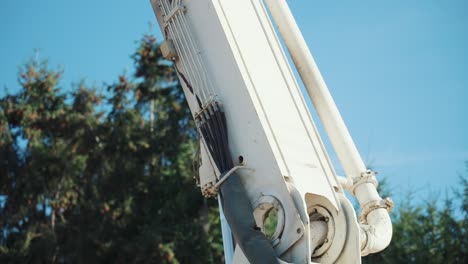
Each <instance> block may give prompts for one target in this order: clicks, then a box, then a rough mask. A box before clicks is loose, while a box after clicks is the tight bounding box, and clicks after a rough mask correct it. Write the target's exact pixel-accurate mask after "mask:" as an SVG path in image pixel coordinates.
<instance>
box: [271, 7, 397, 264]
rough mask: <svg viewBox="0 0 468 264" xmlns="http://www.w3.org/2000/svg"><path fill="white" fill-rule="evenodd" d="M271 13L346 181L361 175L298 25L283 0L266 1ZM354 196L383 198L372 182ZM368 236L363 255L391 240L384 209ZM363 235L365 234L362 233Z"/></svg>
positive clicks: (376, 212)
mask: <svg viewBox="0 0 468 264" xmlns="http://www.w3.org/2000/svg"><path fill="white" fill-rule="evenodd" d="M265 3H266V5H267V6H268V9H269V10H270V13H271V16H272V18H273V20H274V21H275V23H276V25H277V27H278V30H279V32H280V34H281V36H282V38H283V40H284V43H285V45H286V47H287V48H288V51H289V54H290V55H291V58H292V60H293V62H294V64H295V66H296V68H297V71H298V72H299V75H300V76H301V79H302V81H303V82H304V85H305V87H306V89H307V93H308V94H309V97H310V98H311V100H312V103H313V104H314V107H315V109H316V111H317V114H318V116H319V118H320V121H321V122H322V124H323V126H324V128H325V131H326V132H327V134H328V137H329V138H330V141H331V143H332V145H333V148H334V150H335V152H336V154H337V156H338V159H339V160H340V163H341V165H342V166H343V169H344V171H345V173H346V176H347V178H348V179H349V180H352V181H353V182H354V180H355V179H359V177H362V176H363V173H365V172H366V166H365V164H364V162H363V161H362V158H361V156H360V155H359V152H358V150H357V148H356V145H355V144H354V142H353V139H352V138H351V135H350V134H349V131H348V129H347V127H346V125H345V123H344V121H343V118H342V117H341V115H340V112H339V111H338V108H337V106H336V104H335V102H334V100H333V97H332V96H331V94H330V91H329V90H328V88H327V85H326V84H325V81H324V80H323V77H322V75H321V74H320V71H319V69H318V67H317V64H316V63H315V61H314V58H313V57H312V54H311V52H310V50H309V48H308V47H307V43H306V42H305V40H304V37H303V36H302V33H301V31H300V29H299V27H298V26H297V24H296V21H295V19H294V17H293V15H292V13H291V10H290V9H289V7H288V4H287V2H286V0H265ZM354 193H355V194H356V197H357V199H358V201H359V204H360V205H361V208H362V207H363V206H365V205H366V204H368V203H369V202H375V201H380V200H382V198H381V197H380V196H379V194H378V193H377V191H376V188H375V186H374V185H373V184H372V183H367V182H366V183H362V184H359V185H358V186H356V188H355V192H354ZM366 221H367V223H368V224H369V225H365V227H364V228H363V230H367V231H366V234H365V235H366V236H365V237H367V239H366V241H363V242H362V243H363V248H365V250H364V251H363V252H362V253H363V255H364V254H368V253H373V252H378V251H381V250H383V249H384V248H385V247H386V246H388V244H389V243H390V240H391V235H392V225H391V221H390V216H389V214H388V212H387V211H386V210H385V209H384V208H377V209H373V210H372V211H371V212H370V213H369V214H368V215H367V218H366ZM363 237H364V236H363Z"/></svg>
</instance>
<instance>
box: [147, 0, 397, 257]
mask: <svg viewBox="0 0 468 264" xmlns="http://www.w3.org/2000/svg"><path fill="white" fill-rule="evenodd" d="M151 4H152V6H153V9H154V11H155V14H156V18H157V20H158V23H159V26H160V28H161V31H162V32H163V35H164V37H165V41H164V42H163V43H162V44H161V50H162V52H163V55H164V57H165V58H167V59H168V60H171V61H172V62H173V63H174V66H175V69H176V71H177V74H178V76H179V79H180V82H181V84H182V88H183V90H184V94H185V96H186V99H187V102H188V104H189V107H190V110H191V112H192V115H193V118H194V120H195V123H196V125H197V129H198V132H199V135H200V156H201V164H200V168H199V175H200V182H199V183H200V187H201V190H202V193H203V195H204V196H206V197H218V199H219V202H220V203H219V206H220V212H221V215H220V217H221V222H222V230H223V241H224V249H225V259H226V263H360V262H361V256H364V255H367V254H370V253H375V252H379V251H381V250H383V249H384V248H385V247H387V246H388V244H389V243H390V240H391V236H392V225H391V221H390V217H389V214H388V211H389V210H390V209H391V208H392V206H393V203H392V201H391V200H390V199H389V198H387V199H382V198H381V197H380V196H379V194H378V193H377V190H376V187H377V180H376V178H375V175H374V172H372V171H370V170H367V169H366V167H365V165H364V163H363V161H362V159H361V157H360V155H359V152H358V151H357V149H356V146H355V145H354V142H353V140H352V138H351V136H350V134H349V132H348V130H347V128H346V125H345V123H344V121H343V119H342V118H341V115H340V113H339V111H338V108H337V107H336V105H335V103H334V101H333V97H332V96H331V94H330V92H329V90H328V88H327V86H326V84H325V82H324V80H323V78H322V76H321V74H320V72H319V70H318V67H317V65H316V64H315V62H314V59H313V57H312V54H311V53H310V51H309V49H308V47H307V44H306V42H305V40H304V38H303V36H302V34H301V32H300V30H299V27H298V26H297V24H296V22H295V20H294V17H293V15H292V14H291V11H290V10H289V7H288V5H287V3H286V1H285V0H265V1H264V2H263V1H262V0H235V1H234V0H151ZM269 14H271V19H272V20H273V21H274V23H275V24H276V26H277V28H278V31H279V33H280V36H281V38H282V40H283V41H284V43H285V45H286V47H287V49H288V51H289V54H290V55H291V57H292V59H293V62H294V65H295V67H296V68H297V71H298V72H299V74H300V76H301V79H302V81H303V83H304V85H305V87H306V89H307V93H308V96H310V98H311V99H312V102H313V105H314V108H315V109H316V111H317V113H318V115H319V118H320V121H321V123H322V124H323V126H324V128H325V130H326V133H327V135H328V137H329V138H330V141H331V142H332V145H333V148H334V150H335V152H336V153H337V155H338V158H339V160H340V163H341V165H342V166H343V168H344V170H345V173H346V177H338V176H336V173H335V170H334V168H333V165H332V164H331V162H330V160H329V157H328V154H327V152H326V150H325V148H324V146H323V143H322V140H321V138H320V135H319V133H318V131H317V129H316V127H315V124H314V121H313V119H312V117H311V115H310V113H309V111H308V108H307V105H306V103H305V100H304V97H303V94H302V93H301V91H300V89H299V86H298V83H297V81H296V79H295V77H294V74H293V71H292V69H291V66H290V65H289V63H288V60H287V58H286V55H285V51H284V50H283V49H282V46H281V44H280V40H279V37H278V35H277V34H276V32H275V28H274V26H273V22H272V20H271V19H270V15H269ZM344 189H346V190H348V191H349V192H350V193H351V194H352V195H354V196H356V198H357V200H358V201H359V204H360V206H361V214H360V216H359V219H358V218H357V216H356V213H355V211H354V209H353V207H352V205H351V203H350V202H349V201H348V199H347V198H346V197H345V195H344ZM273 212H274V214H273ZM272 218H274V220H275V228H274V230H273V231H271V232H270V233H268V232H269V231H268V230H266V227H265V223H266V222H267V221H270V220H271V219H272ZM266 233H268V236H266V235H265V234H266Z"/></svg>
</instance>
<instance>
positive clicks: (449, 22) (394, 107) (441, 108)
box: [0, 0, 468, 199]
mask: <svg viewBox="0 0 468 264" xmlns="http://www.w3.org/2000/svg"><path fill="white" fill-rule="evenodd" d="M290 3H291V8H292V10H293V13H294V14H295V15H296V18H297V20H298V23H299V25H300V27H301V29H302V30H303V33H304V35H305V37H306V40H307V41H308V43H309V46H310V48H311V50H312V53H313V54H314V56H315V59H316V61H317V63H318V65H319V67H320V69H321V71H322V74H323V75H324V78H325V80H326V82H327V83H328V86H329V88H330V90H331V92H332V94H333V95H334V97H335V100H336V102H337V105H338V107H339V108H340V110H341V113H342V115H343V117H344V119H345V121H346V123H347V125H348V127H349V129H350V131H351V134H352V136H353V137H354V139H355V141H356V144H357V146H358V148H359V150H360V152H361V154H362V156H363V158H364V160H365V161H366V162H367V163H368V164H371V165H372V166H373V167H374V168H375V169H376V170H377V171H379V172H380V174H379V175H382V176H384V177H386V178H388V180H389V183H390V185H391V187H392V189H393V193H394V196H397V198H398V196H401V194H402V193H405V192H408V191H409V190H413V191H417V193H416V195H417V196H419V197H421V198H423V199H425V198H427V197H429V195H431V194H432V193H434V192H437V191H439V192H441V194H442V195H443V194H444V191H445V190H446V189H447V190H448V188H449V187H450V186H454V185H455V184H457V177H458V176H457V174H458V173H464V172H465V167H464V161H465V160H468V139H467V135H468V121H467V120H468V118H467V117H466V116H467V114H468V106H467V105H468V51H467V49H468V16H467V15H466V12H467V11H468V2H467V1H465V0H447V1H441V0H411V1H407V0H392V1H375V0H360V1H338V0H336V1H304V0H303V1H299V0H291V1H290ZM154 21H155V18H154V15H153V12H152V9H151V6H150V4H149V0H140V1H135V0H112V1H111V0H99V1H97V0H79V1H70V0H68V1H67V0H42V1H33V0H23V1H17V0H2V1H1V2H0V47H1V49H0V86H1V88H3V87H8V90H9V91H10V92H14V91H17V89H18V84H17V81H16V80H17V77H16V75H17V71H18V66H20V65H22V64H23V63H25V62H26V61H28V59H30V58H32V57H34V55H35V52H34V49H38V50H39V52H38V54H39V57H40V59H45V58H47V59H49V64H50V65H51V66H58V65H61V66H63V68H64V70H65V75H64V78H63V81H62V82H61V86H62V87H63V88H64V89H72V87H73V86H72V83H77V82H78V81H80V80H82V79H85V80H86V82H87V83H88V84H91V85H92V84H95V85H98V86H101V85H102V84H103V83H110V82H113V81H114V80H116V78H117V76H118V74H121V73H123V72H124V70H126V69H127V70H128V71H130V70H131V69H132V61H131V59H130V54H131V53H132V52H133V51H134V49H135V47H136V44H135V41H136V40H138V39H139V38H140V37H141V36H142V35H143V34H144V33H147V32H149V31H150V26H149V25H150V23H153V22H154ZM152 31H153V32H154V33H155V34H156V35H157V36H161V34H160V33H159V29H157V28H153V29H152ZM4 94H5V91H4V90H3V89H0V96H2V95H4ZM332 156H333V155H332ZM338 171H341V170H340V169H338Z"/></svg>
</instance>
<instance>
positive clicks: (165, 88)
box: [0, 36, 222, 263]
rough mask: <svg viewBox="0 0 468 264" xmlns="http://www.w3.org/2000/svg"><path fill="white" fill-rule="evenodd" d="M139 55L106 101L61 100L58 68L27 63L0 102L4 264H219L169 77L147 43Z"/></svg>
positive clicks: (179, 100) (79, 95)
mask: <svg viewBox="0 0 468 264" xmlns="http://www.w3.org/2000/svg"><path fill="white" fill-rule="evenodd" d="M133 59H134V61H135V68H136V70H135V78H132V79H134V80H133V81H130V80H129V78H127V77H125V76H123V75H122V76H120V77H119V78H118V80H117V81H116V82H115V83H114V84H111V85H108V86H107V91H106V92H105V93H104V94H99V93H98V92H97V91H96V89H92V88H88V87H86V86H85V84H84V83H81V84H80V85H79V87H77V88H76V89H74V91H73V92H69V93H62V91H63V90H62V89H60V87H59V86H58V85H59V80H60V76H61V72H57V71H54V70H51V69H49V68H48V67H47V64H45V63H42V64H37V63H35V62H31V63H29V64H27V65H26V66H24V68H23V69H22V71H21V72H20V79H19V81H20V85H21V89H20V91H19V92H18V93H16V94H14V95H8V96H5V97H4V98H1V99H0V107H1V112H0V113H1V115H0V128H1V130H0V133H1V134H0V161H1V163H0V182H1V189H0V195H1V196H0V197H1V198H0V206H1V207H0V210H1V211H0V213H1V214H0V230H1V232H2V234H3V235H1V236H0V262H1V263H220V262H221V261H222V246H221V242H220V236H219V232H220V231H219V222H218V223H215V221H213V219H214V218H216V214H217V210H216V209H215V207H208V206H207V204H206V202H205V201H204V200H203V198H202V196H201V195H200V191H199V189H198V188H196V186H195V184H194V180H193V176H194V173H196V172H195V171H194V170H193V167H192V160H193V156H194V155H195V153H196V151H197V144H198V142H197V134H196V131H195V129H194V125H193V122H192V118H191V115H190V111H189V110H188V107H187V106H186V103H185V98H184V96H183V93H182V91H181V88H180V86H179V84H178V82H177V80H176V77H175V73H174V70H173V69H172V67H170V65H169V64H168V62H165V61H163V58H162V56H161V53H160V51H159V49H158V45H157V43H156V40H155V39H154V38H153V37H151V36H145V37H144V38H143V39H142V40H141V41H140V42H139V47H138V49H137V51H136V53H135V54H134V55H133ZM151 110H153V113H151ZM208 221H211V222H213V224H211V222H208ZM213 234H215V235H216V236H213Z"/></svg>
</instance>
